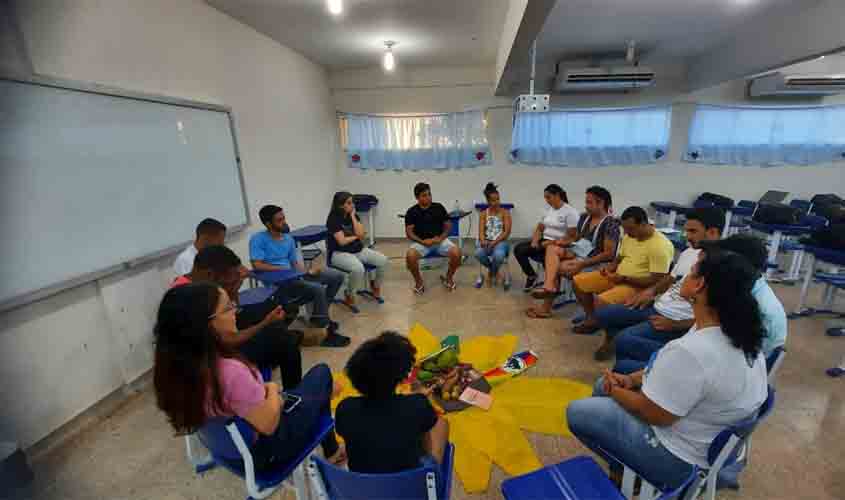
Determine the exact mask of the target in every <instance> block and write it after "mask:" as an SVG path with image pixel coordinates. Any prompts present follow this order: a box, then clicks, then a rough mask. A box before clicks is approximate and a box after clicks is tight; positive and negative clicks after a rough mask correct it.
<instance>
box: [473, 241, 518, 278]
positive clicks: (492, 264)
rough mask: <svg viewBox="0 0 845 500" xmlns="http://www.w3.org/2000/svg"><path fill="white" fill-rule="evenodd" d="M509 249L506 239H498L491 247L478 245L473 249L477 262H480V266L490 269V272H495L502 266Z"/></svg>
mask: <svg viewBox="0 0 845 500" xmlns="http://www.w3.org/2000/svg"><path fill="white" fill-rule="evenodd" d="M510 249H511V245H510V243H508V242H507V241H500V242H499V243H498V244H497V245H496V246H495V247H493V248H492V249H491V248H483V247H478V249H477V250H476V251H475V257H476V258H477V259H478V261H479V262H481V265H482V266H484V267H486V268H487V269H489V270H490V272H492V273H494V274H495V273H496V272H498V271H499V268H500V267H502V264H504V263H505V260H507V258H508V254H509V253H510Z"/></svg>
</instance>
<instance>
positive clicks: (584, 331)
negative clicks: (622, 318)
mask: <svg viewBox="0 0 845 500" xmlns="http://www.w3.org/2000/svg"><path fill="white" fill-rule="evenodd" d="M599 330H601V327H600V326H599V325H596V324H590V325H588V324H586V323H581V324H579V325H576V326H575V327H573V328H572V332H573V333H577V334H578V335H592V334H594V333H596V332H598V331H599Z"/></svg>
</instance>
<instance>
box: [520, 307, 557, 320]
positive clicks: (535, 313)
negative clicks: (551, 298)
mask: <svg viewBox="0 0 845 500" xmlns="http://www.w3.org/2000/svg"><path fill="white" fill-rule="evenodd" d="M525 315H526V316H528V317H529V318H534V319H549V318H551V317H552V313H550V312H546V311H541V310H539V309H537V308H536V307H529V308H528V309H526V311H525Z"/></svg>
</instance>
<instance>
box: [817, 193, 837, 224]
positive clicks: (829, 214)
mask: <svg viewBox="0 0 845 500" xmlns="http://www.w3.org/2000/svg"><path fill="white" fill-rule="evenodd" d="M811 201H812V203H813V208H812V210H811V212H812V213H814V214H816V215H820V216H822V217H824V218H825V219H827V220H828V221H830V223H831V224H837V223H840V222H845V200H843V199H842V198H840V197H839V196H836V195H835V194H817V195H815V196H813V199H812V200H811Z"/></svg>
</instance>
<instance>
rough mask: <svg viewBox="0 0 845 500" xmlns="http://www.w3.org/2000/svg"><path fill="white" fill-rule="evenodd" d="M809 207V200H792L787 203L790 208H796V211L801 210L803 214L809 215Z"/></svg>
mask: <svg viewBox="0 0 845 500" xmlns="http://www.w3.org/2000/svg"><path fill="white" fill-rule="evenodd" d="M811 205H812V203H810V201H809V200H799V199H795V200H792V201H790V202H789V206H790V207H792V208H797V209H798V210H801V212H803V213H805V214H807V213H810V206H811Z"/></svg>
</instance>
